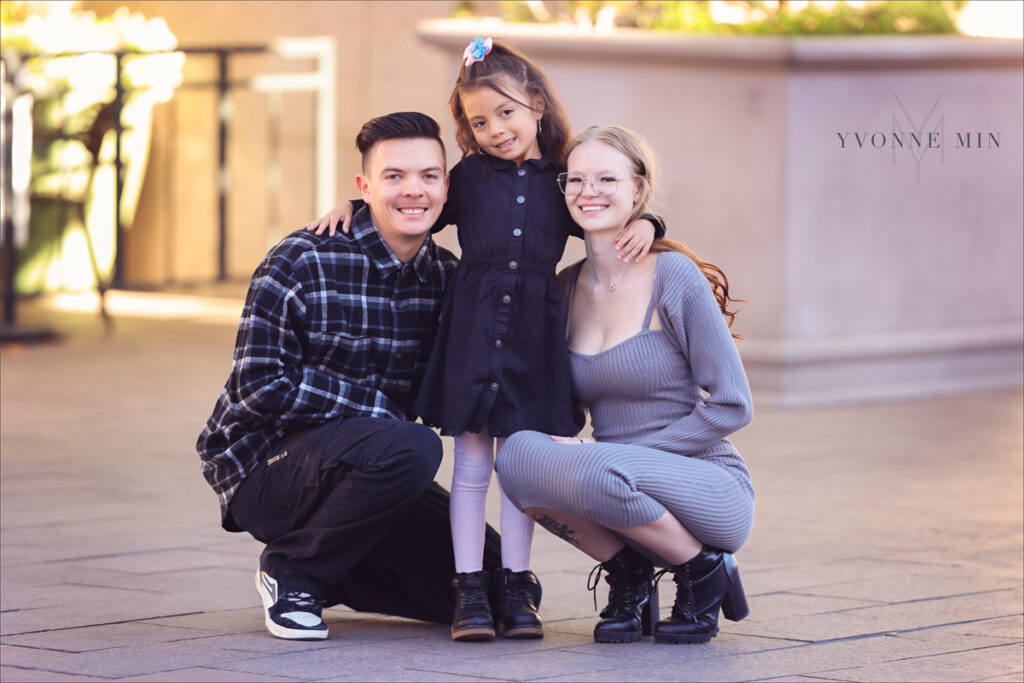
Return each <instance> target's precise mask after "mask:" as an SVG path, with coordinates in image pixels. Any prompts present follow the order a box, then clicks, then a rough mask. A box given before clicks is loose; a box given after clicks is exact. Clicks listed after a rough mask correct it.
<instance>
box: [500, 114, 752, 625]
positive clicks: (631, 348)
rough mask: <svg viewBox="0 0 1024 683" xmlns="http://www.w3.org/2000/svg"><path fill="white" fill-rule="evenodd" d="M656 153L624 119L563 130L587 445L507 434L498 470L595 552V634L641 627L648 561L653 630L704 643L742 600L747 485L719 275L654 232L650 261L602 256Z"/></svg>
mask: <svg viewBox="0 0 1024 683" xmlns="http://www.w3.org/2000/svg"><path fill="white" fill-rule="evenodd" d="M653 163H654V159H653V157H652V156H651V154H650V153H649V151H648V147H647V145H646V144H645V143H644V141H643V139H642V138H641V137H640V136H638V135H637V134H635V133H633V132H631V131H628V130H626V129H623V128H619V127H614V126H613V127H607V128H598V127H592V128H589V129H587V130H586V131H584V132H583V133H581V134H580V135H579V136H577V137H576V139H575V140H573V142H572V144H571V147H570V153H569V157H568V172H566V173H563V174H561V176H559V179H558V182H559V186H560V187H561V189H562V191H563V192H564V194H565V201H566V204H567V205H568V206H569V210H570V211H571V213H572V215H573V218H574V219H575V220H576V222H578V223H579V224H580V226H582V228H583V230H584V232H585V235H586V249H587V258H586V259H585V260H583V261H581V262H580V263H577V264H576V265H574V266H572V267H570V268H568V269H566V270H565V271H563V272H562V273H561V275H560V284H561V285H562V289H563V292H564V294H565V296H564V300H565V302H566V308H567V315H566V320H567V330H566V334H567V338H568V342H569V351H570V359H571V366H572V376H573V385H574V390H575V394H576V397H577V399H578V401H579V402H580V404H581V405H582V406H583V407H585V408H586V409H587V410H589V412H590V415H591V420H592V424H593V434H594V437H595V439H596V441H592V440H586V439H579V438H572V437H560V436H550V435H547V434H542V433H539V432H534V431H523V432H518V433H516V434H513V435H512V436H510V437H509V438H508V440H507V441H506V443H505V445H504V447H503V448H502V450H501V451H500V453H499V455H498V458H497V464H496V469H497V471H498V478H499V481H500V482H501V487H502V489H503V490H504V491H505V493H506V494H507V495H508V497H509V499H510V500H511V501H512V502H513V503H515V504H516V505H517V506H518V507H519V508H520V509H522V510H523V511H524V512H526V513H527V514H529V515H530V516H531V517H533V519H534V520H536V521H537V523H538V524H540V525H541V526H543V527H544V528H546V529H547V530H548V531H550V532H552V533H554V534H556V535H557V536H559V537H561V538H562V539H563V540H565V541H567V542H568V543H571V544H573V545H575V546H576V547H578V548H579V549H580V550H582V551H583V552H585V553H587V554H588V555H590V556H591V557H593V558H594V559H596V560H597V561H599V562H600V563H601V564H600V565H598V567H596V568H595V571H596V572H597V574H596V576H597V578H599V577H600V575H601V572H602V570H603V571H604V572H605V573H606V574H605V579H606V581H607V582H608V584H609V586H610V592H609V600H608V605H607V607H606V608H605V609H604V610H603V611H602V612H601V621H600V622H599V623H598V624H597V626H596V627H595V628H594V639H595V640H597V641H599V642H632V641H636V640H639V639H640V637H641V634H649V633H650V632H651V630H652V629H651V623H650V622H651V619H650V609H649V602H650V596H651V593H652V590H653V589H654V586H655V581H656V579H655V574H654V565H655V564H657V565H658V566H662V567H665V569H663V570H662V571H661V572H660V573H659V574H658V575H657V576H658V578H660V576H661V575H662V574H665V573H670V574H672V577H673V579H674V580H675V583H676V586H677V591H676V600H675V604H674V606H673V608H672V613H671V615H670V616H669V618H668V619H665V620H662V621H660V622H658V623H657V625H656V626H654V627H653V632H654V638H655V640H656V641H657V642H659V643H703V642H708V641H710V640H711V638H713V637H714V636H715V635H716V634H717V633H718V611H719V609H721V610H722V611H723V613H724V614H725V616H726V617H727V618H729V619H732V620H734V621H738V620H739V619H742V618H743V617H745V616H746V615H747V612H748V610H747V605H746V599H745V597H744V595H743V588H742V585H741V584H740V579H739V573H738V570H737V568H736V562H735V560H734V559H733V557H732V555H731V554H729V553H733V552H736V551H737V550H738V549H739V548H740V546H742V545H743V543H744V541H745V540H746V539H747V536H748V535H749V533H750V529H751V526H752V523H753V515H754V490H753V488H752V486H751V482H750V475H749V473H748V472H747V468H746V465H745V464H744V461H743V459H742V458H741V457H740V456H739V454H738V453H737V452H736V450H735V449H734V448H733V446H732V444H730V442H729V441H728V440H727V439H726V438H725V437H726V436H727V435H729V434H730V433H732V432H734V431H736V430H737V429H739V428H741V427H743V426H744V425H746V424H747V423H748V422H749V421H750V419H751V414H752V413H751V399H750V390H749V387H748V384H747V379H746V375H745V373H744V371H743V365H742V363H741V362H740V357H739V354H738V353H737V351H736V346H735V343H734V342H733V335H731V334H730V331H729V325H731V323H732V319H733V317H734V315H735V312H734V311H731V310H729V305H730V303H733V302H735V301H737V300H735V299H732V298H730V296H729V288H728V280H727V279H726V277H725V275H724V273H722V271H721V270H720V269H719V268H718V267H717V266H714V265H713V264H710V263H706V262H704V261H701V260H700V259H699V258H697V257H696V255H695V254H693V252H691V251H690V250H689V249H688V248H686V247H685V246H683V245H682V244H679V243H677V242H671V241H668V240H657V241H655V243H654V246H653V247H652V250H651V251H652V253H654V254H656V258H651V259H645V260H644V261H641V262H639V263H635V262H634V263H626V264H623V263H622V262H621V261H619V260H617V259H616V258H615V255H616V251H615V244H614V239H615V236H616V235H617V234H618V233H619V232H620V231H621V229H622V226H624V225H626V224H627V223H628V222H629V221H630V220H632V219H633V218H635V217H636V216H638V215H640V214H642V213H643V212H644V211H645V210H646V208H647V204H648V202H649V201H650V198H651V194H652V192H651V190H652V186H653V181H654V178H653V175H654V172H653V171H654V169H653ZM726 320H728V324H727V323H726ZM590 587H591V588H592V589H596V581H595V582H594V583H593V584H592V585H591V586H590Z"/></svg>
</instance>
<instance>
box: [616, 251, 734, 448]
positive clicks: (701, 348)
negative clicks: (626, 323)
mask: <svg viewBox="0 0 1024 683" xmlns="http://www.w3.org/2000/svg"><path fill="white" fill-rule="evenodd" d="M665 257H668V258H669V259H671V263H668V264H662V263H660V262H659V266H662V265H664V266H666V268H665V270H666V272H665V274H664V275H665V277H664V280H663V284H658V283H657V282H656V283H655V286H657V287H660V289H661V295H660V298H659V305H658V312H659V314H662V315H663V316H664V318H663V319H662V323H663V324H664V326H665V331H666V332H667V333H669V334H671V335H672V336H673V337H674V339H675V342H676V345H677V346H678V347H679V349H680V350H681V351H682V353H683V356H684V357H685V358H686V359H687V360H688V361H689V363H690V369H691V371H692V373H693V381H694V382H695V383H696V384H697V386H699V387H700V388H701V389H703V393H702V394H701V396H699V397H698V399H697V404H696V405H695V406H694V409H693V412H691V413H690V414H689V415H687V416H685V417H683V418H680V419H679V420H677V421H675V422H673V423H672V424H669V425H667V426H666V427H664V428H663V429H660V430H658V431H656V432H654V433H652V434H648V435H647V436H645V437H643V438H641V439H640V440H638V441H636V442H635V443H636V444H638V445H641V446H648V447H650V448H656V449H658V450H665V451H670V452H674V453H686V454H693V453H698V452H700V451H702V450H704V449H706V448H708V447H710V446H713V445H714V444H716V443H718V442H719V441H720V440H721V439H723V438H725V437H726V436H728V435H729V434H731V433H733V432H735V431H736V430H738V429H740V428H741V427H743V426H744V425H746V424H747V423H748V422H750V420H751V418H752V416H753V408H752V400H751V397H750V386H749V385H748V383H747V375H746V373H745V372H744V371H743V363H742V362H741V361H740V356H739V352H738V351H737V350H736V344H735V342H734V341H733V338H732V335H731V333H730V332H729V328H728V326H727V325H726V324H725V320H724V319H723V318H722V311H721V309H719V307H718V302H717V301H715V296H714V294H713V293H712V291H711V287H710V285H709V284H708V281H707V278H705V277H704V275H703V273H701V272H700V269H699V268H697V266H696V265H695V264H694V263H693V262H692V261H690V260H689V259H688V258H686V257H685V256H682V255H681V254H674V253H665V254H661V255H660V257H659V258H662V259H663V258H665ZM684 362H685V361H684Z"/></svg>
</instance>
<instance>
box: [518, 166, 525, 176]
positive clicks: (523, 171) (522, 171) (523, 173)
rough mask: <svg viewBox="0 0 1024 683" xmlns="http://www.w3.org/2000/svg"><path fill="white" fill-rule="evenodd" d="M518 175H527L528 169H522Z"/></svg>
mask: <svg viewBox="0 0 1024 683" xmlns="http://www.w3.org/2000/svg"><path fill="white" fill-rule="evenodd" d="M516 173H518V174H519V175H526V169H525V168H521V169H519V170H518V171H516Z"/></svg>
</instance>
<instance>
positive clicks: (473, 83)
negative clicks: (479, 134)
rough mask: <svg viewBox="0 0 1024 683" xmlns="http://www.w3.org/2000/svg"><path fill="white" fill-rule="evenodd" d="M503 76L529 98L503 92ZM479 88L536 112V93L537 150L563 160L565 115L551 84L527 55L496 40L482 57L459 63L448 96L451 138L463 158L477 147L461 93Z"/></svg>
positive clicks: (567, 130)
mask: <svg viewBox="0 0 1024 683" xmlns="http://www.w3.org/2000/svg"><path fill="white" fill-rule="evenodd" d="M503 76H504V77H507V78H510V79H512V80H513V81H515V82H516V83H518V84H519V86H520V87H521V88H522V89H523V92H525V93H526V95H527V97H528V98H529V101H528V102H520V101H519V98H517V97H513V95H512V93H509V92H506V89H505V88H503V87H502V84H501V80H500V79H501V78H502V77H503ZM483 87H488V88H490V89H492V90H494V91H495V92H498V93H501V94H502V95H504V96H505V97H508V98H509V99H511V100H513V101H515V102H518V103H519V104H521V105H523V106H524V107H526V108H527V109H530V110H531V111H537V109H536V108H535V107H534V106H533V99H534V98H535V97H537V96H538V95H539V96H540V97H541V100H542V101H543V103H544V115H543V117H542V118H541V129H542V132H541V133H540V134H539V135H538V136H537V143H538V145H539V147H540V152H541V154H542V155H545V156H549V157H553V158H554V159H555V160H557V161H558V163H560V164H564V163H565V156H566V153H567V151H568V144H569V117H568V115H567V114H566V113H565V107H563V106H562V103H561V101H560V100H559V99H558V95H557V94H555V90H554V88H552V87H551V83H550V82H549V81H548V79H547V78H546V77H545V76H544V74H543V73H541V71H540V69H538V68H537V67H536V65H534V63H533V62H531V61H530V59H529V57H527V56H526V55H524V54H523V53H521V52H519V51H518V50H516V49H514V48H512V47H511V46H509V45H507V44H506V43H504V42H501V41H497V40H495V41H493V42H492V45H491V51H490V52H489V53H488V54H487V56H486V57H484V58H483V60H481V61H479V62H473V64H471V65H470V66H466V65H465V63H463V64H462V65H461V66H459V75H458V76H457V77H456V78H455V88H454V89H453V90H452V95H451V97H450V98H448V107H449V108H450V109H451V112H452V117H453V118H454V119H455V140H456V141H457V142H458V143H459V149H461V150H462V156H463V157H467V156H469V155H470V154H474V153H476V152H477V150H478V146H477V143H476V139H475V138H474V137H473V130H472V129H471V128H470V125H469V120H468V119H467V118H466V112H465V110H464V109H463V108H462V95H463V94H464V93H467V92H473V91H475V90H477V89H478V88H483Z"/></svg>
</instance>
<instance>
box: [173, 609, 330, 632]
mask: <svg viewBox="0 0 1024 683" xmlns="http://www.w3.org/2000/svg"><path fill="white" fill-rule="evenodd" d="M329 613H330V610H327V614H329ZM153 623H154V624H159V625H161V626H177V627H180V628H185V629H190V630H193V631H197V632H201V633H204V634H205V635H207V636H210V635H220V634H239V635H244V634H246V633H247V632H260V633H265V632H266V629H265V628H264V627H263V617H262V615H261V614H260V610H259V609H258V608H257V607H256V606H255V605H253V606H252V607H244V608H240V609H235V610H216V611H208V612H197V613H194V614H186V615H184V616H180V617H167V618H163V619H154V620H153Z"/></svg>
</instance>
